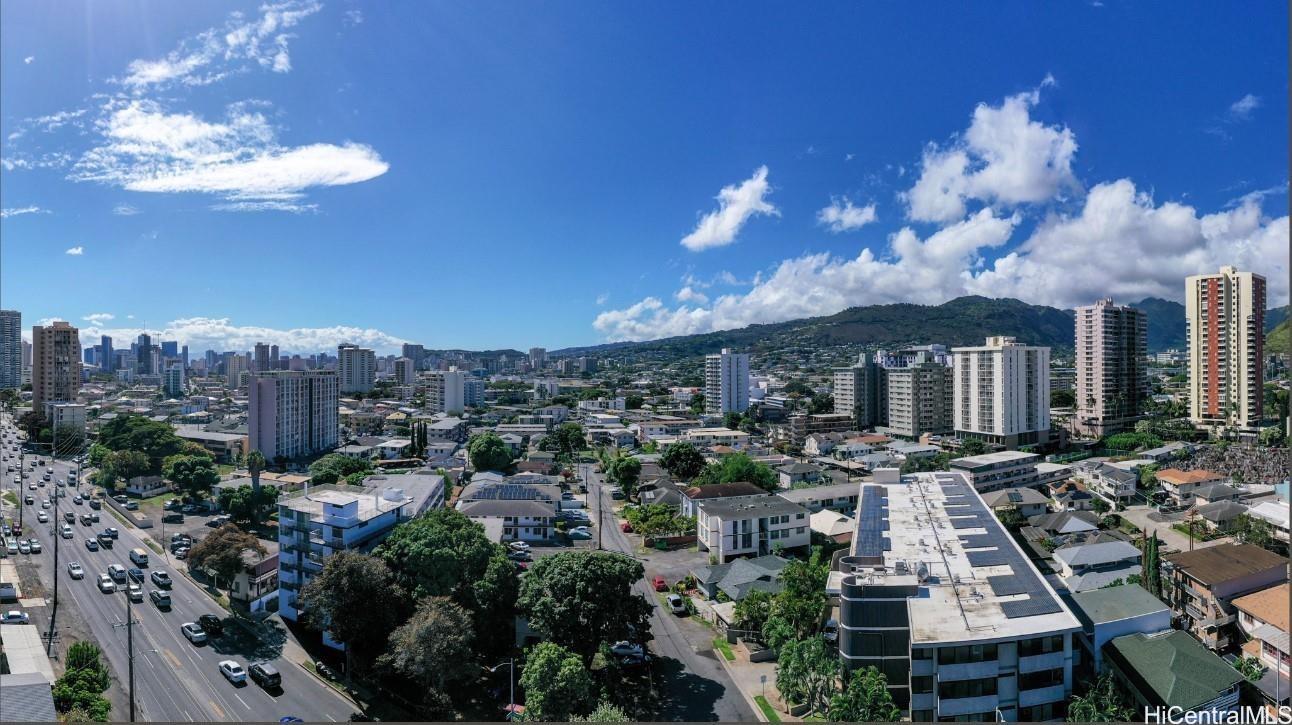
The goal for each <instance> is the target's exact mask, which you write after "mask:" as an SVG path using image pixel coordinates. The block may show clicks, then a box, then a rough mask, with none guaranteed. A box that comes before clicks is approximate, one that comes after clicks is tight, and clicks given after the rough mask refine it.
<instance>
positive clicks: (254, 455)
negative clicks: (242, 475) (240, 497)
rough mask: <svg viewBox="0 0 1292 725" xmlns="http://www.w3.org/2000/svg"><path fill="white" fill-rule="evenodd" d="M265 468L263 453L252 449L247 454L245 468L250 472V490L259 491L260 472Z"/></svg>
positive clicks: (257, 492)
mask: <svg viewBox="0 0 1292 725" xmlns="http://www.w3.org/2000/svg"><path fill="white" fill-rule="evenodd" d="M264 468H265V454H263V453H261V452H260V451H258V450H254V451H252V452H250V453H248V454H247V470H248V471H250V472H251V491H252V493H256V494H259V493H260V472H261V471H262V470H264Z"/></svg>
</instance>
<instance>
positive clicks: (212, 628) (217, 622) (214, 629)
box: [197, 614, 224, 637]
mask: <svg viewBox="0 0 1292 725" xmlns="http://www.w3.org/2000/svg"><path fill="white" fill-rule="evenodd" d="M197 623H198V624H199V625H201V627H202V629H203V630H205V631H206V633H207V634H209V635H211V636H212V637H219V636H220V635H221V634H222V633H223V632H224V620H223V619H220V618H219V617H218V616H216V615H214V614H203V615H202V616H200V617H198V618H197Z"/></svg>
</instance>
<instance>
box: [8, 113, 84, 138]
mask: <svg viewBox="0 0 1292 725" xmlns="http://www.w3.org/2000/svg"><path fill="white" fill-rule="evenodd" d="M88 111H89V109H86V108H78V109H76V110H74V111H58V112H57V113H51V114H48V115H45V116H34V117H32V118H24V119H22V120H21V121H19V122H18V124H17V129H16V130H14V131H13V132H12V133H10V134H9V135H8V136H7V137H5V138H6V140H8V141H17V140H18V139H20V138H22V137H23V136H25V135H27V132H28V131H30V130H32V129H35V130H38V131H44V132H45V133H50V132H53V131H56V130H58V129H60V128H62V127H63V126H66V125H68V124H72V125H73V126H76V127H77V128H84V121H82V120H81V119H82V117H83V116H84V115H85V114H86V113H87V112H88Z"/></svg>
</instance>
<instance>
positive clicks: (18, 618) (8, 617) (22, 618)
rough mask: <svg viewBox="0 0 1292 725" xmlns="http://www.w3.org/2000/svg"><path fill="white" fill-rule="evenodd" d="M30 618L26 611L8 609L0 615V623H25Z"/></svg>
mask: <svg viewBox="0 0 1292 725" xmlns="http://www.w3.org/2000/svg"><path fill="white" fill-rule="evenodd" d="M30 620H31V618H30V617H28V616H27V613H26V612H20V611H18V610H17V609H10V610H9V611H7V612H5V613H4V616H3V617H0V624H27V623H28V622H29V621H30Z"/></svg>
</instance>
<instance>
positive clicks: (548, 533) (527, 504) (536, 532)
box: [458, 499, 556, 542]
mask: <svg viewBox="0 0 1292 725" xmlns="http://www.w3.org/2000/svg"><path fill="white" fill-rule="evenodd" d="M458 510H459V511H461V512H462V514H463V515H464V516H466V517H467V518H469V519H471V520H473V521H475V522H477V523H479V524H480V525H481V526H484V529H485V533H486V534H487V535H488V536H489V538H490V539H492V540H493V541H498V542H504V541H533V542H540V541H551V540H552V539H554V538H556V504H554V503H552V502H551V501H542V500H537V499H528V500H517V499H505V500H504V499H499V500H488V499H477V500H474V501H468V502H466V503H463V504H461V505H459V506H458Z"/></svg>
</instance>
